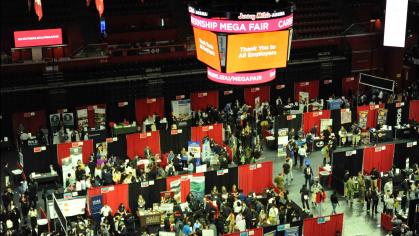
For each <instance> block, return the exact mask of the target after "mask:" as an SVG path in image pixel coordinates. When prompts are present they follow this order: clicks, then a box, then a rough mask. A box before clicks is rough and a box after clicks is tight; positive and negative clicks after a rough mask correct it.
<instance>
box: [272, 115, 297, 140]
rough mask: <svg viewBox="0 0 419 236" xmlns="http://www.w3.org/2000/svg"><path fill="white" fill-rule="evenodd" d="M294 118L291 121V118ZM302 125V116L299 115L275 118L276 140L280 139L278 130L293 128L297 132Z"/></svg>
mask: <svg viewBox="0 0 419 236" xmlns="http://www.w3.org/2000/svg"><path fill="white" fill-rule="evenodd" d="M290 116H292V117H294V118H292V119H291V117H290ZM301 123H302V114H297V115H289V116H286V115H281V116H276V117H275V124H274V131H275V138H278V129H283V128H288V129H291V128H293V129H294V130H295V132H297V131H298V130H299V129H300V128H301Z"/></svg>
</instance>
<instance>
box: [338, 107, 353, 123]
mask: <svg viewBox="0 0 419 236" xmlns="http://www.w3.org/2000/svg"><path fill="white" fill-rule="evenodd" d="M340 123H341V124H349V123H352V111H351V109H341V110H340Z"/></svg>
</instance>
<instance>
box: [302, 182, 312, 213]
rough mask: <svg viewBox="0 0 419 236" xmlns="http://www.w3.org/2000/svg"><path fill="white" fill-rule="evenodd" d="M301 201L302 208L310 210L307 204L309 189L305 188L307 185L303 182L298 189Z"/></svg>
mask: <svg viewBox="0 0 419 236" xmlns="http://www.w3.org/2000/svg"><path fill="white" fill-rule="evenodd" d="M300 194H301V202H302V203H303V209H304V210H305V211H310V205H309V204H308V199H309V198H310V191H309V190H308V189H307V185H305V184H303V187H302V188H301V189H300Z"/></svg>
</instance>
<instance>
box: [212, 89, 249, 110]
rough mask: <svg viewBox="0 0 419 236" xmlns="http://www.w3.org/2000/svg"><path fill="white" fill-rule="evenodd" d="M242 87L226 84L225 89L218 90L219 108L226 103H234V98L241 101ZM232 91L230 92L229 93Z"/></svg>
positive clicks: (222, 107) (242, 96)
mask: <svg viewBox="0 0 419 236" xmlns="http://www.w3.org/2000/svg"><path fill="white" fill-rule="evenodd" d="M243 91H244V89H243V88H241V87H240V88H237V87H236V88H235V87H234V86H227V87H226V88H225V89H223V90H220V91H219V93H218V94H219V108H220V110H221V109H224V107H225V105H226V104H227V103H231V104H234V103H235V102H236V100H239V102H240V103H242V102H243V98H244V95H243V93H244V92H243ZM231 92H232V93H231Z"/></svg>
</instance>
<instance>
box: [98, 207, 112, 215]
mask: <svg viewBox="0 0 419 236" xmlns="http://www.w3.org/2000/svg"><path fill="white" fill-rule="evenodd" d="M100 214H101V215H102V216H103V217H105V218H107V217H108V216H109V215H111V214H112V208H111V207H110V206H108V205H106V204H105V205H104V206H103V207H102V209H100Z"/></svg>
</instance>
